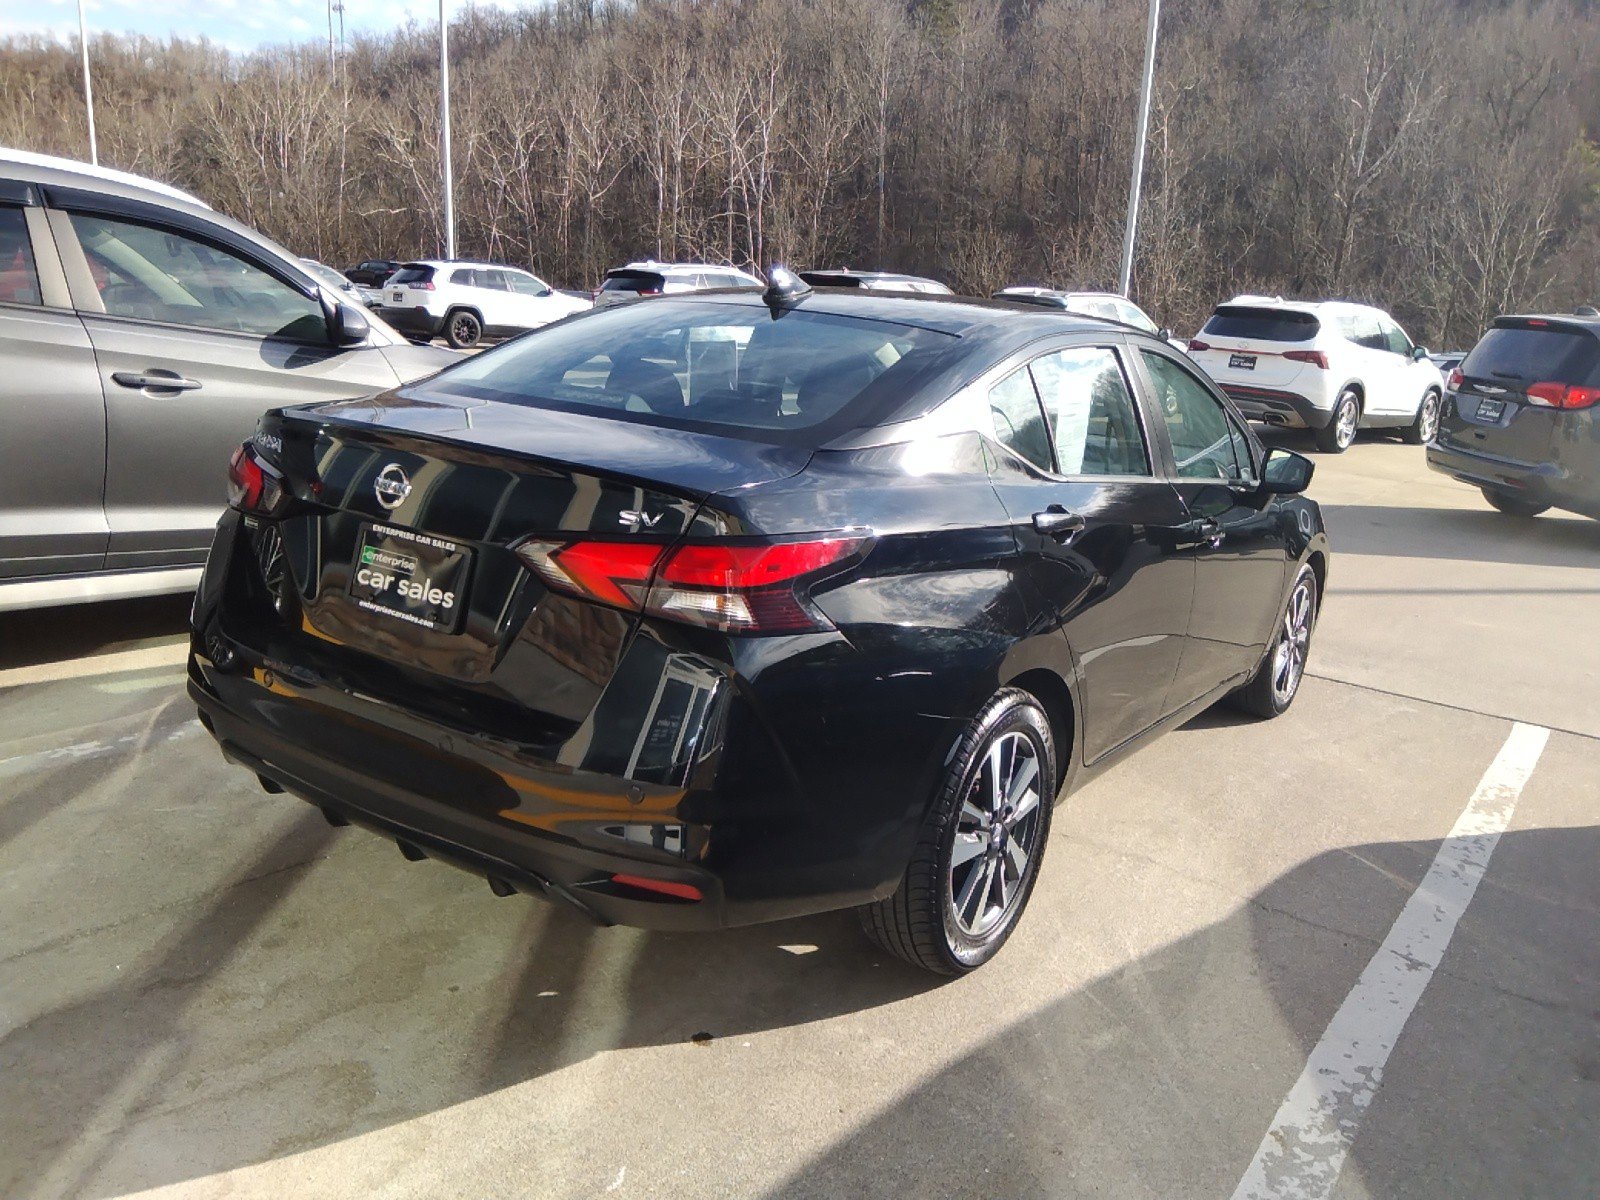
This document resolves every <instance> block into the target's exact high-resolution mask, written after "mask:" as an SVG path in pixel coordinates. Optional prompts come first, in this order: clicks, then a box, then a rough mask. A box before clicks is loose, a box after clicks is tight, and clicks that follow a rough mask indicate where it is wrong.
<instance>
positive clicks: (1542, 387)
mask: <svg viewBox="0 0 1600 1200" xmlns="http://www.w3.org/2000/svg"><path fill="white" fill-rule="evenodd" d="M1528 403H1529V404H1536V405H1538V406H1539V407H1540V408H1565V409H1575V408H1593V407H1594V406H1595V404H1597V403H1600V388H1592V387H1580V386H1579V385H1577V384H1575V383H1554V382H1546V383H1530V384H1529V385H1528Z"/></svg>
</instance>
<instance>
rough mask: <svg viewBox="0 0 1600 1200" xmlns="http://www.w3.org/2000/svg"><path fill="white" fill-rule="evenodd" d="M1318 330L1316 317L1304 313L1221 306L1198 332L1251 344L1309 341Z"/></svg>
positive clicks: (1278, 309)
mask: <svg viewBox="0 0 1600 1200" xmlns="http://www.w3.org/2000/svg"><path fill="white" fill-rule="evenodd" d="M1321 327H1322V326H1321V323H1320V322H1319V321H1318V320H1317V318H1316V316H1315V315H1314V314H1312V313H1308V312H1295V311H1293V310H1291V309H1284V308H1253V307H1250V306H1247V305H1243V304H1224V305H1222V306H1221V307H1219V308H1218V309H1217V311H1216V312H1214V313H1212V314H1211V319H1210V320H1209V321H1207V322H1206V327H1205V328H1204V329H1202V330H1201V331H1200V332H1201V333H1209V334H1211V335H1212V336H1213V337H1226V338H1245V339H1247V340H1249V341H1252V342H1309V341H1310V340H1311V339H1312V338H1314V337H1316V336H1317V331H1318V330H1319V329H1320V328H1321Z"/></svg>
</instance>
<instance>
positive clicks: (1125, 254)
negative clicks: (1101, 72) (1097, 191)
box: [1117, 0, 1161, 296]
mask: <svg viewBox="0 0 1600 1200" xmlns="http://www.w3.org/2000/svg"><path fill="white" fill-rule="evenodd" d="M1160 23H1161V0H1150V28H1149V30H1148V31H1146V33H1145V41H1144V84H1143V86H1142V87H1141V88H1140V90H1139V129H1138V132H1137V133H1136V134H1135V135H1134V139H1133V183H1132V184H1131V185H1130V186H1129V188H1128V223H1127V224H1126V225H1125V226H1124V227H1123V231H1122V273H1121V274H1120V275H1119V276H1118V277H1117V291H1119V292H1121V293H1122V294H1123V295H1124V296H1126V295H1127V294H1128V289H1129V287H1131V286H1132V284H1133V240H1134V235H1135V234H1136V233H1137V232H1138V228H1139V189H1140V188H1141V187H1142V186H1143V185H1144V141H1145V135H1146V134H1148V133H1149V131H1150V93H1151V91H1152V90H1153V89H1154V87H1155V82H1156V27H1157V26H1158V25H1159V24H1160Z"/></svg>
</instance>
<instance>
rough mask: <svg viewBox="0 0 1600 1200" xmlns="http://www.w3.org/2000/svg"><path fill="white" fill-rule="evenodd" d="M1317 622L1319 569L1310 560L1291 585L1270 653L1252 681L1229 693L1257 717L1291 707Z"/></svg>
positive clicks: (1246, 710) (1303, 675) (1257, 669)
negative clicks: (1315, 568) (1311, 565)
mask: <svg viewBox="0 0 1600 1200" xmlns="http://www.w3.org/2000/svg"><path fill="white" fill-rule="evenodd" d="M1316 624H1317V573H1316V572H1315V571H1313V570H1312V569H1311V567H1310V565H1309V564H1307V565H1306V566H1303V567H1301V568H1300V573H1299V574H1298V575H1296V576H1295V579H1294V587H1292V588H1290V589H1289V602H1288V603H1287V604H1286V605H1284V608H1283V619H1282V620H1281V621H1279V622H1278V629H1277V632H1276V633H1275V634H1274V635H1273V638H1272V645H1271V647H1270V648H1269V649H1268V650H1267V656H1266V657H1265V658H1264V659H1262V660H1261V665H1260V666H1259V667H1257V668H1256V673H1255V674H1254V675H1252V676H1251V677H1250V682H1249V683H1247V684H1245V685H1244V686H1243V687H1242V688H1240V689H1239V690H1238V691H1236V692H1234V693H1233V695H1232V696H1231V697H1229V698H1230V699H1231V700H1232V701H1233V703H1234V705H1235V706H1236V707H1237V708H1239V709H1242V710H1243V711H1244V712H1247V713H1250V714H1251V715H1252V716H1257V717H1276V716H1280V715H1282V714H1283V713H1285V712H1287V711H1288V710H1289V705H1291V704H1293V703H1294V698H1295V696H1296V695H1297V694H1299V691H1300V681H1301V680H1302V679H1303V678H1305V672H1306V655H1307V654H1308V653H1309V652H1310V650H1311V631H1312V630H1313V629H1314V628H1316Z"/></svg>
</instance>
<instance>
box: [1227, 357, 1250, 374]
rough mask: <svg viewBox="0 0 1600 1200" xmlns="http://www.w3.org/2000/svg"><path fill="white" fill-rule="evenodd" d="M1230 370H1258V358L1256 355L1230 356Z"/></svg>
mask: <svg viewBox="0 0 1600 1200" xmlns="http://www.w3.org/2000/svg"><path fill="white" fill-rule="evenodd" d="M1228 369H1229V370H1230V371H1254V370H1255V369H1256V356H1255V355H1254V354H1230V355H1228Z"/></svg>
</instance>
